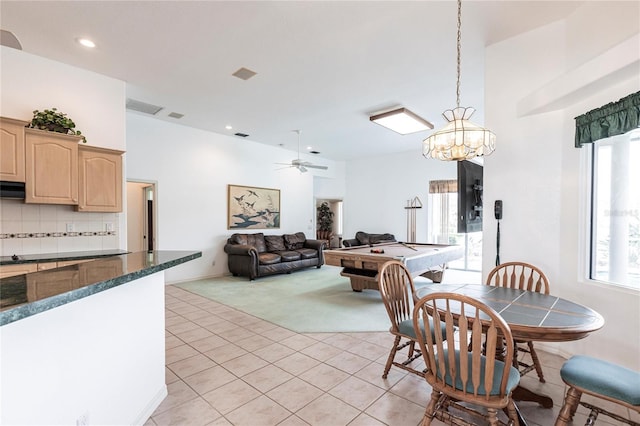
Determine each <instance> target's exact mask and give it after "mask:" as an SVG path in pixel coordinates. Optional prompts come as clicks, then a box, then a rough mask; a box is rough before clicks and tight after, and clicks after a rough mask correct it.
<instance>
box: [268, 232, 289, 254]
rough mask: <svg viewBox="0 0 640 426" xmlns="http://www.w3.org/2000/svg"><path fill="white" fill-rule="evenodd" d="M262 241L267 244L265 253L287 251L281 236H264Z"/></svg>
mask: <svg viewBox="0 0 640 426" xmlns="http://www.w3.org/2000/svg"><path fill="white" fill-rule="evenodd" d="M264 241H265V243H266V244H267V251H270V252H274V251H285V250H286V249H287V248H286V247H285V245H284V240H283V239H282V235H265V237H264Z"/></svg>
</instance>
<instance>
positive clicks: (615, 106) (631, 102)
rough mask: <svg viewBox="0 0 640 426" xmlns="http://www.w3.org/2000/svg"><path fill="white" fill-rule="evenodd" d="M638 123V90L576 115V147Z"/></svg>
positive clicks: (636, 125) (612, 134) (635, 125)
mask: <svg viewBox="0 0 640 426" xmlns="http://www.w3.org/2000/svg"><path fill="white" fill-rule="evenodd" d="M639 125H640V92H636V93H633V94H631V95H629V96H626V97H624V98H622V99H620V100H619V101H618V102H611V103H608V104H606V105H604V106H601V107H600V108H596V109H594V110H591V111H589V112H587V113H586V114H582V115H580V116H578V117H576V148H580V147H582V145H584V144H585V143H591V142H595V141H597V140H598V139H604V138H608V137H610V136H616V135H621V134H623V133H627V132H628V131H629V130H632V129H635V128H636V127H638V126H639Z"/></svg>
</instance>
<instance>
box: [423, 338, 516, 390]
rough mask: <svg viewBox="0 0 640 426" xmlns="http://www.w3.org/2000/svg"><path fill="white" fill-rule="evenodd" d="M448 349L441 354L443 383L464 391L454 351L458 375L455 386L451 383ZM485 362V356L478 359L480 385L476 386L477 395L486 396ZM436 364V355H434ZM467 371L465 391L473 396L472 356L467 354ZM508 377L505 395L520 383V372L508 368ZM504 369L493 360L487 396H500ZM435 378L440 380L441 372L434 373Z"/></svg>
mask: <svg viewBox="0 0 640 426" xmlns="http://www.w3.org/2000/svg"><path fill="white" fill-rule="evenodd" d="M448 352H449V351H448V349H444V350H443V353H444V358H445V369H446V373H445V377H444V381H445V383H446V384H448V385H449V386H453V387H455V388H456V389H458V390H464V386H463V383H462V379H461V378H460V375H459V373H460V351H459V350H456V351H455V363H456V368H455V371H456V372H457V373H458V374H457V375H456V380H455V384H454V383H453V379H452V377H451V376H450V375H449V372H448V370H449V361H448V360H449V356H448ZM486 362H487V358H486V357H485V356H482V357H481V358H480V371H481V372H482V373H481V374H480V383H479V384H478V395H486V394H487V393H486V391H485V388H484V383H485V382H484V368H485V365H486ZM436 363H437V355H436ZM467 366H468V367H467V371H468V372H469V377H468V379H467V386H466V391H467V393H470V394H473V388H474V384H473V382H472V380H471V369H472V366H473V354H471V353H468V354H467ZM508 368H509V376H508V378H507V387H506V389H505V392H506V393H507V394H509V393H510V392H511V391H512V390H513V389H514V388H515V387H516V386H518V383H520V372H519V371H518V370H517V369H516V368H514V367H512V366H509V367H508ZM504 369H505V363H504V362H502V361H500V360H495V365H494V368H493V381H492V387H491V390H490V392H489V395H492V396H493V395H500V380H501V379H502V372H503V371H504ZM436 376H437V377H438V378H439V379H442V372H441V371H436Z"/></svg>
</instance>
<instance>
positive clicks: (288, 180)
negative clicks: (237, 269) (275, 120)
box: [126, 113, 344, 282]
mask: <svg viewBox="0 0 640 426" xmlns="http://www.w3.org/2000/svg"><path fill="white" fill-rule="evenodd" d="M295 155H296V153H294V152H292V151H287V150H284V149H281V148H276V147H270V146H267V145H264V144H259V143H256V142H252V141H249V140H246V139H240V138H236V137H229V136H225V135H221V134H216V133H211V132H206V131H203V130H198V129H193V128H189V127H184V126H180V125H176V124H172V123H167V122H163V121H159V120H155V119H153V118H150V117H146V116H143V115H141V114H137V113H128V114H127V173H126V174H127V178H128V179H136V180H142V181H146V180H153V181H156V182H157V194H156V208H157V220H158V223H157V232H158V241H157V244H156V248H157V249H159V250H199V251H202V257H201V258H199V259H196V260H194V261H192V262H189V264H188V265H184V266H182V267H177V268H172V269H171V270H168V271H167V274H166V275H167V281H169V282H176V281H184V280H191V279H197V278H203V277H208V276H221V275H224V274H228V268H227V255H226V253H224V250H223V247H224V244H225V242H226V240H227V238H229V236H231V234H233V233H234V232H252V233H255V232H264V233H265V234H284V233H294V232H300V231H301V232H304V233H305V234H306V235H307V238H315V204H314V176H321V177H323V178H326V179H327V180H329V179H333V178H334V176H338V177H337V178H336V179H340V175H341V173H343V172H342V170H343V169H344V166H343V164H342V163H340V162H331V161H329V160H323V164H327V165H328V166H329V170H327V171H322V170H309V172H307V173H300V172H299V171H298V170H296V169H293V168H290V169H282V166H279V165H277V164H275V163H286V162H290V161H291V159H292V158H295ZM302 159H303V160H310V161H313V158H311V157H305V156H302ZM229 184H234V185H246V186H257V187H263V188H275V189H280V200H281V206H280V209H281V228H280V229H270V230H255V229H251V230H245V231H242V230H229V229H227V186H228V185H229ZM329 186H332V187H335V188H337V189H336V191H335V192H336V196H340V197H341V196H342V194H339V192H340V188H341V184H337V185H331V184H329Z"/></svg>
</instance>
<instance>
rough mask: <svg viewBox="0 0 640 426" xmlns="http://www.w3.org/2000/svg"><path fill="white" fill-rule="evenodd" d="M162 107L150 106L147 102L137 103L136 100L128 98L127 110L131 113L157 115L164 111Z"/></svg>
mask: <svg viewBox="0 0 640 426" xmlns="http://www.w3.org/2000/svg"><path fill="white" fill-rule="evenodd" d="M162 108H163V107H161V106H158V105H152V104H148V103H146V102H141V101H136V100H135V99H129V98H127V109H130V110H131V111H138V112H142V113H144V114H151V115H156V114H157V113H159V112H160V111H162Z"/></svg>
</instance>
